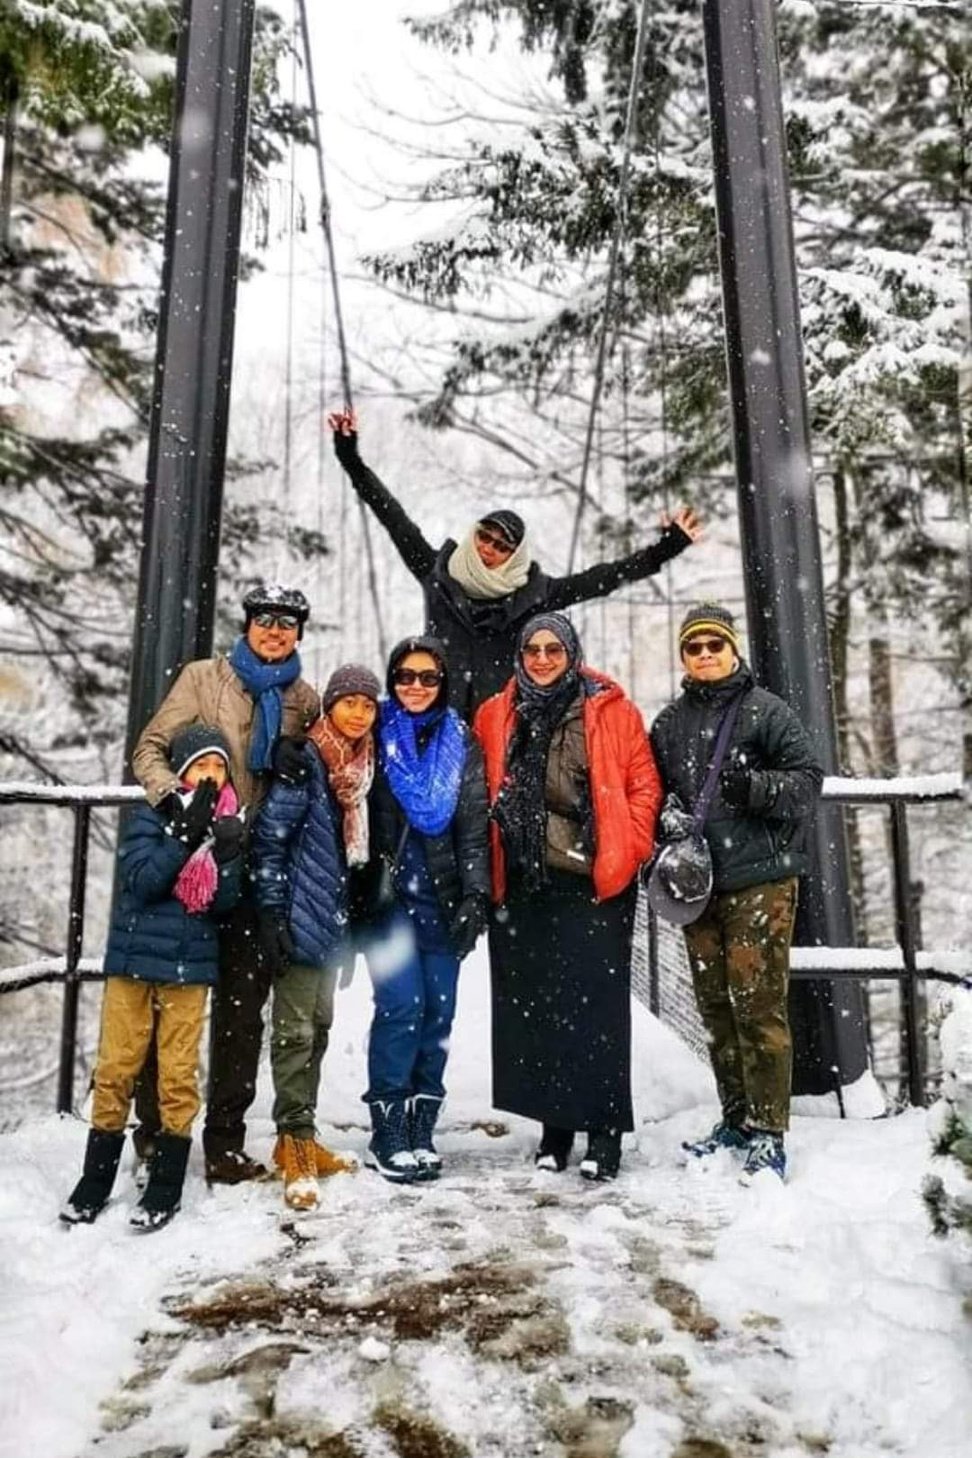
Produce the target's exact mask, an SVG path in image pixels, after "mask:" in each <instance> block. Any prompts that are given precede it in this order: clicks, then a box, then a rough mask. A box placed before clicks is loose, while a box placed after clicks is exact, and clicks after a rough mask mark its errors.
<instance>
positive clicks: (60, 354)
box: [0, 0, 320, 778]
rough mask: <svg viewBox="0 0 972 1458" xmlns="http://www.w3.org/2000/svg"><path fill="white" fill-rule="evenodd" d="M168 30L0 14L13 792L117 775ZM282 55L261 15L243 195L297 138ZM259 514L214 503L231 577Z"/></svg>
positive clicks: (78, 16)
mask: <svg viewBox="0 0 972 1458" xmlns="http://www.w3.org/2000/svg"><path fill="white" fill-rule="evenodd" d="M180 13H181V6H180V5H179V4H178V3H175V0H110V3H106V0H52V3H46V4H44V5H37V4H35V3H32V0H8V3H7V4H5V5H4V6H3V7H0V105H2V107H3V115H4V123H5V125H4V173H3V178H4V183H5V186H4V188H3V190H2V192H0V239H2V246H0V255H2V256H0V338H2V339H3V340H5V341H6V345H7V350H8V351H10V352H12V354H13V355H14V357H15V360H16V371H17V372H16V377H15V379H16V393H15V395H14V394H12V393H10V392H9V391H8V393H7V396H6V400H5V408H0V524H2V527H3V535H4V539H5V547H4V549H3V552H2V555H0V657H2V659H3V662H4V669H3V683H4V689H5V692H4V694H3V700H2V701H0V736H2V737H0V751H3V752H5V754H6V755H7V756H8V758H7V760H6V763H7V765H8V766H9V768H10V770H12V771H13V772H14V773H16V772H17V771H18V770H19V771H21V772H22V770H23V768H24V766H25V765H32V766H33V767H34V769H36V770H40V771H41V772H42V773H43V774H45V775H51V774H56V773H57V772H58V768H59V763H60V766H61V768H62V769H63V760H61V758H60V756H61V753H62V752H63V750H64V749H65V748H71V749H72V750H75V751H80V750H85V749H87V750H93V751H94V752H95V754H96V756H97V758H96V760H95V766H96V767H95V773H96V774H98V773H100V774H102V775H104V776H106V777H110V778H113V777H114V776H115V775H116V774H117V753H118V749H119V745H120V740H121V735H122V729H123V725H124V714H125V705H124V685H125V674H126V668H127V657H128V652H129V645H130V636H131V626H130V625H131V610H132V604H133V601H134V590H135V583H136V581H137V566H138V538H139V532H140V526H141V514H142V501H141V497H142V484H143V480H142V475H141V472H142V469H143V459H144V458H143V454H142V450H143V446H144V441H145V436H146V427H147V418H148V405H149V390H150V386H151V373H152V365H153V358H154V334H155V327H156V322H157V317H156V309H157V302H156V296H157V291H158V282H159V271H160V265H161V248H160V242H161V237H162V228H163V222H164V209H165V162H164V153H165V150H166V149H167V147H168V142H169V133H170V130H171V117H172V84H173V79H174V74H175V59H174V58H175V42H176V35H177V26H178V21H179V16H180ZM289 43H290V37H289V31H288V30H287V29H286V28H285V26H284V24H283V22H282V21H281V19H280V17H279V15H278V14H276V13H275V12H274V11H272V10H270V9H268V8H266V7H260V9H259V11H258V20H257V28H256V39H255V51H254V72H253V85H252V97H251V123H250V143H249V155H248V169H249V176H250V180H251V181H254V182H259V180H260V179H261V178H262V177H263V176H265V175H266V173H267V171H268V169H270V168H271V167H273V166H274V164H275V163H276V162H278V161H280V160H281V158H282V156H283V149H284V148H285V147H286V145H287V144H288V140H289V138H290V137H291V136H295V137H296V138H297V139H298V141H303V140H306V139H307V119H306V115H305V113H304V112H303V111H302V110H301V109H300V108H295V107H294V106H293V105H292V104H291V103H289V102H287V101H286V100H284V99H283V98H282V97H281V96H280V94H279V91H278V71H279V63H280V60H281V58H282V56H283V54H284V52H285V50H286V48H287V46H288V45H289ZM249 266H251V267H252V260H251V262H250V265H249ZM242 469H244V466H243V464H242V463H240V462H235V463H231V467H230V470H231V472H236V473H239V472H240V471H241V470H242ZM269 510H270V509H269V508H267V509H266V510H264V511H257V510H254V509H252V508H248V509H246V510H241V509H237V508H235V507H234V503H233V501H232V498H231V497H230V500H229V501H228V503H227V512H226V514H225V517H224V542H225V544H226V548H227V551H226V556H227V557H228V558H229V559H230V560H232V561H234V562H237V561H238V562H239V576H240V577H243V576H246V575H253V572H254V571H255V567H254V565H253V562H252V559H250V560H248V559H247V555H246V554H247V551H248V550H249V549H250V548H252V547H253V545H254V544H255V543H256V542H257V541H258V540H259V538H260V537H261V536H263V535H265V534H266V533H269V532H271V531H272V530H274V526H273V524H272V523H271V522H270V521H269V519H268V518H269ZM311 536H312V537H314V540H312V541H309V543H308V545H309V549H310V550H317V549H318V547H319V546H320V543H319V542H318V541H317V539H316V534H311ZM45 685H46V687H45ZM48 705H50V712H49V711H48V707H47V706H48ZM55 706H56V710H55ZM99 760H100V761H101V762H100V765H99V763H98V761H99ZM75 773H77V770H76V771H75Z"/></svg>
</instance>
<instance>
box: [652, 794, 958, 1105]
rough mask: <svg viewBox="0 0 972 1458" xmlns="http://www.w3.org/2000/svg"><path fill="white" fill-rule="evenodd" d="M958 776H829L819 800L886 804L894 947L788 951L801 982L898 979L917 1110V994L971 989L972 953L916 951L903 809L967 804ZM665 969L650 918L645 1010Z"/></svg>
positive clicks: (921, 1086)
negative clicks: (929, 985)
mask: <svg viewBox="0 0 972 1458" xmlns="http://www.w3.org/2000/svg"><path fill="white" fill-rule="evenodd" d="M965 793H966V792H965V789H964V787H963V783H962V777H961V775H959V774H936V775H921V776H917V777H913V778H906V777H898V778H896V779H893V780H880V779H873V780H864V779H861V780H857V779H851V778H842V777H837V776H828V777H827V778H826V779H825V780H824V783H823V790H822V798H823V799H825V800H829V801H831V802H832V803H835V804H840V805H855V806H863V805H875V806H884V807H886V808H887V809H888V811H889V812H890V817H891V825H890V829H891V861H892V891H893V898H894V928H895V940H896V945H895V946H894V947H886V948H875V947H793V948H792V950H791V953H790V975H791V977H793V978H794V979H798V980H806V981H821V980H823V981H829V980H836V979H842V978H848V977H849V978H856V979H859V980H860V981H868V980H871V979H874V980H878V979H880V980H882V981H895V982H900V983H901V988H902V1021H903V1027H904V1045H905V1063H906V1066H907V1083H908V1098H909V1100H910V1102H911V1103H912V1104H914V1105H916V1106H917V1105H920V1104H922V1103H923V1102H924V1099H925V1058H924V1050H925V1039H924V1033H923V1028H922V1015H921V1000H922V999H921V989H922V983H923V982H924V981H926V980H931V981H940V982H947V983H953V984H961V985H969V984H970V981H972V949H964V950H962V951H954V950H953V951H934V950H926V949H923V948H922V947H921V946H920V934H919V927H918V915H917V906H916V898H915V896H914V894H913V887H912V875H911V852H910V846H909V837H908V809H909V807H912V808H914V807H920V806H923V805H941V804H947V803H950V802H951V803H956V802H960V801H962V800H963V799H964V798H965ZM661 976H662V968H661V962H660V957H659V937H658V930H657V926H656V924H655V921H654V916H653V915H651V914H650V915H649V925H648V1004H649V1007H650V1008H651V1010H652V1011H653V1012H655V1013H658V1012H659V1009H660V1006H661V1001H662V999H661Z"/></svg>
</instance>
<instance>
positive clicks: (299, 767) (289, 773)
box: [273, 735, 310, 785]
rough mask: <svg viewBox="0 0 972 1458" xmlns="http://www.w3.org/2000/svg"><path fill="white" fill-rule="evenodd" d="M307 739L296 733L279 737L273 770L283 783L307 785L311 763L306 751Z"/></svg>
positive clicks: (274, 754)
mask: <svg viewBox="0 0 972 1458" xmlns="http://www.w3.org/2000/svg"><path fill="white" fill-rule="evenodd" d="M306 744H307V740H306V739H298V738H297V736H296V735H294V736H293V737H289V736H287V735H284V736H283V738H281V739H278V740H277V743H276V747H275V748H274V751H273V772H274V774H275V775H276V777H277V779H278V780H279V781H280V783H281V784H283V785H305V784H306V783H307V779H308V776H309V775H310V765H309V764H308V763H307V756H306V755H305V753H304V747H305V745H306Z"/></svg>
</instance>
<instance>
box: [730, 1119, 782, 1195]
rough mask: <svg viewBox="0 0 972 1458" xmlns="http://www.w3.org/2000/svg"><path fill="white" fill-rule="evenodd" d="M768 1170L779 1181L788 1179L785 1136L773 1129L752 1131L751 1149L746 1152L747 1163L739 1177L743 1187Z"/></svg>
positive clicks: (750, 1134)
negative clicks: (784, 1144) (784, 1145)
mask: <svg viewBox="0 0 972 1458" xmlns="http://www.w3.org/2000/svg"><path fill="white" fill-rule="evenodd" d="M765 1169H768V1170H771V1171H772V1172H773V1174H775V1175H776V1176H777V1177H778V1178H779V1179H781V1180H785V1179H786V1150H785V1149H784V1147H783V1135H782V1134H776V1133H774V1132H773V1130H772V1129H751V1130H750V1131H749V1147H748V1149H747V1150H746V1163H745V1164H744V1165H743V1172H742V1174H741V1175H740V1176H739V1183H740V1184H741V1185H749V1184H752V1182H753V1180H754V1179H755V1178H756V1176H757V1175H758V1174H762V1172H763V1170H765Z"/></svg>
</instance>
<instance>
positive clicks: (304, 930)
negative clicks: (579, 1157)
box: [252, 663, 381, 1210]
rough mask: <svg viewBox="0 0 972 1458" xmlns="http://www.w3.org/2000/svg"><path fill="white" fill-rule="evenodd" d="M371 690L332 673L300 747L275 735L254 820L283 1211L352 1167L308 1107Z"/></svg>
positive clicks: (352, 859)
mask: <svg viewBox="0 0 972 1458" xmlns="http://www.w3.org/2000/svg"><path fill="white" fill-rule="evenodd" d="M380 692H381V687H380V685H379V683H378V679H377V678H376V677H375V675H374V674H373V673H371V672H370V670H369V669H367V668H362V667H360V666H359V665H357V664H354V663H347V664H344V665H343V667H341V668H338V669H335V671H334V672H333V673H332V674H331V677H330V678H329V679H328V682H327V686H326V687H325V689H324V693H323V695H322V698H321V715H320V717H319V718H318V719H317V721H316V722H315V723H314V724H312V725H311V727H310V729H309V730H308V731H307V741H308V742H306V743H305V744H303V745H302V746H301V745H298V743H297V742H296V741H294V740H285V741H282V742H281V746H280V750H281V752H278V754H277V755H276V756H275V759H274V774H275V777H274V782H273V785H272V786H271V789H270V793H269V795H268V796H267V798H266V800H265V801H264V803H263V806H262V807H261V809H260V813H259V815H258V817H257V820H256V822H255V824H254V827H253V843H252V850H253V868H254V876H255V882H256V897H257V906H258V908H259V918H260V938H261V942H262V945H263V952H264V956H265V957H266V958H267V960H268V961H269V963H270V965H271V966H272V967H273V968H274V972H275V976H274V987H273V1017H272V1030H271V1035H270V1065H271V1069H272V1072H273V1088H274V1105H273V1117H274V1122H275V1123H276V1126H277V1143H276V1146H275V1148H274V1153H273V1158H274V1163H275V1164H276V1166H277V1168H278V1169H279V1170H281V1171H282V1173H283V1177H284V1199H285V1201H286V1203H287V1205H288V1206H290V1208H291V1209H293V1210H309V1209H313V1208H314V1207H315V1206H316V1205H317V1203H318V1201H319V1198H320V1190H319V1187H318V1183H317V1180H318V1176H319V1175H330V1174H337V1173H339V1172H341V1171H343V1170H350V1169H354V1168H355V1165H354V1163H353V1162H352V1161H350V1160H346V1159H342V1158H341V1157H340V1156H338V1155H336V1154H333V1153H332V1152H331V1150H329V1149H326V1148H325V1147H324V1145H322V1144H320V1143H319V1142H318V1139H317V1132H316V1109H317V1094H318V1088H319V1086H320V1079H321V1063H322V1060H323V1058H324V1053H325V1051H326V1049H327V1042H328V1034H329V1031H330V1027H331V1022H332V1020H333V1016H334V990H335V985H336V982H337V976H338V972H339V970H340V961H341V958H342V954H346V933H347V930H348V901H349V895H348V891H349V879H350V877H351V876H352V875H353V874H354V873H355V870H356V868H364V867H365V866H366V865H367V863H368V860H369V845H368V792H369V790H370V789H371V785H372V781H373V779H374V769H375V748H374V738H373V735H372V732H371V731H372V728H373V726H374V722H375V717H376V715H377V712H378V696H379V694H380ZM282 751H286V753H284V752H282Z"/></svg>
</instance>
